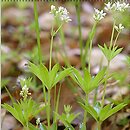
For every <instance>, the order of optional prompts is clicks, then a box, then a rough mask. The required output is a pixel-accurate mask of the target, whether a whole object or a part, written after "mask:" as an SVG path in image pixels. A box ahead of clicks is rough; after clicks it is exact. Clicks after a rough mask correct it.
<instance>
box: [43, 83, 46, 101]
mask: <svg viewBox="0 0 130 130" xmlns="http://www.w3.org/2000/svg"><path fill="white" fill-rule="evenodd" d="M43 94H44V95H43V97H44V99H45V103H46V101H47V100H46V89H45V86H44V85H43Z"/></svg>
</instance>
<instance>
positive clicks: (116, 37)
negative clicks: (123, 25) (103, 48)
mask: <svg viewBox="0 0 130 130" xmlns="http://www.w3.org/2000/svg"><path fill="white" fill-rule="evenodd" d="M119 34H120V32H118V34H117V36H116V39H115V42H114V44H113V47H115V45H116V42H117V39H118V37H119Z"/></svg>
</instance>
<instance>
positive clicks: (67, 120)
mask: <svg viewBox="0 0 130 130" xmlns="http://www.w3.org/2000/svg"><path fill="white" fill-rule="evenodd" d="M71 109H72V106H70V105H64V112H65V113H62V115H59V114H58V113H56V115H57V118H58V119H59V120H60V121H61V122H62V123H63V124H64V125H65V127H66V130H74V128H73V126H72V125H71V123H72V121H73V120H74V119H75V118H76V117H77V116H79V114H80V113H77V114H74V113H71Z"/></svg>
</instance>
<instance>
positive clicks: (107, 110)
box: [80, 103, 127, 122]
mask: <svg viewBox="0 0 130 130" xmlns="http://www.w3.org/2000/svg"><path fill="white" fill-rule="evenodd" d="M80 105H81V107H82V108H83V109H85V110H86V111H87V112H88V113H89V114H90V115H91V116H92V117H93V118H94V119H95V120H96V121H97V122H103V121H104V120H106V119H107V118H108V117H110V116H112V115H113V114H115V113H116V112H118V111H119V110H121V109H122V108H123V107H125V106H126V105H127V104H126V103H120V104H119V105H117V106H115V107H113V108H112V105H111V104H108V105H106V106H105V107H103V108H102V107H101V105H100V103H97V104H96V105H95V106H94V107H92V106H91V105H89V104H85V105H84V104H82V103H80Z"/></svg>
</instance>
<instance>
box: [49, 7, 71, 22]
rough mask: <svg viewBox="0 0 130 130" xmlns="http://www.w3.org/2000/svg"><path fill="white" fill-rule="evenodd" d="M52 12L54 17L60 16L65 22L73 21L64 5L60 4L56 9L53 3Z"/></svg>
mask: <svg viewBox="0 0 130 130" xmlns="http://www.w3.org/2000/svg"><path fill="white" fill-rule="evenodd" d="M50 13H51V14H53V15H54V17H59V18H60V19H61V21H64V22H69V21H72V20H71V19H70V17H69V15H68V14H69V12H68V11H67V9H66V8H64V7H61V6H60V7H59V8H58V9H56V7H55V6H54V5H51V12H50Z"/></svg>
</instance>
